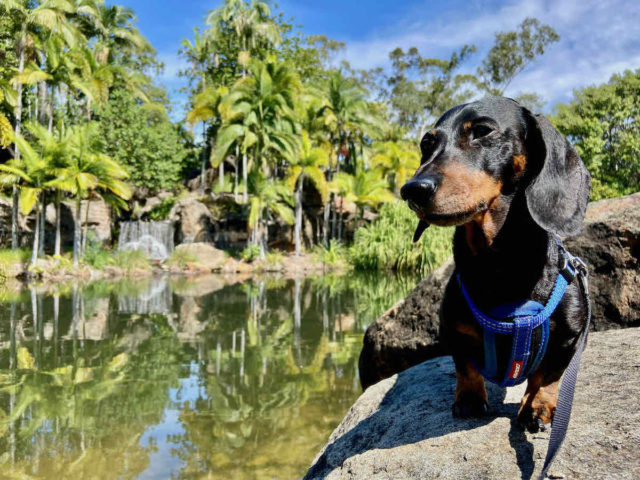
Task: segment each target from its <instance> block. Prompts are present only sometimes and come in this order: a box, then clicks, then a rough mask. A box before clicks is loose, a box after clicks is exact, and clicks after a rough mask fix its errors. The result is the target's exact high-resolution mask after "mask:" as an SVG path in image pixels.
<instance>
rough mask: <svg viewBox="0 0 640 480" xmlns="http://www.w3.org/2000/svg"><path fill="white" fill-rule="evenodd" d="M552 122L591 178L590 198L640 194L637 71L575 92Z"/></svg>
mask: <svg viewBox="0 0 640 480" xmlns="http://www.w3.org/2000/svg"><path fill="white" fill-rule="evenodd" d="M574 96H575V99H574V100H572V101H571V103H569V104H561V105H558V106H557V107H556V109H555V111H554V115H553V117H552V122H553V124H554V126H555V127H556V128H557V129H558V130H559V131H560V132H561V133H562V134H563V135H566V136H567V137H569V139H570V140H571V142H572V143H573V144H574V146H575V148H576V150H577V152H578V154H579V155H580V157H581V158H582V160H583V161H584V162H585V164H586V166H587V168H588V169H589V172H590V173H591V182H592V189H591V199H592V200H599V199H601V198H610V197H615V196H618V195H624V194H627V193H632V192H636V191H638V190H640V155H638V152H640V124H638V118H640V69H638V70H635V71H630V70H627V71H626V72H624V73H623V74H620V75H618V74H616V75H613V76H612V77H611V79H610V80H609V82H608V83H605V84H603V85H599V86H593V87H587V88H584V89H581V90H576V91H575V92H574Z"/></svg>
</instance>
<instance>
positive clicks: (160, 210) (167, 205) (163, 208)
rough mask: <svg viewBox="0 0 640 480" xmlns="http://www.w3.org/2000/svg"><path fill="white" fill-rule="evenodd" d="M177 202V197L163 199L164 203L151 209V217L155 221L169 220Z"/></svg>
mask: <svg viewBox="0 0 640 480" xmlns="http://www.w3.org/2000/svg"><path fill="white" fill-rule="evenodd" d="M175 204H176V198H175V197H169V198H165V199H164V200H162V203H160V204H159V205H156V206H155V207H153V208H152V209H151V210H150V211H149V218H150V219H151V220H155V221H161V220H167V219H168V218H169V213H171V209H172V208H173V206H174V205H175Z"/></svg>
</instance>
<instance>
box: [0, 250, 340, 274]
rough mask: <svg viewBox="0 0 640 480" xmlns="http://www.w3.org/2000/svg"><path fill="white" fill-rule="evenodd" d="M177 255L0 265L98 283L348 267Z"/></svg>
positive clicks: (278, 257) (288, 257) (4, 270)
mask: <svg viewBox="0 0 640 480" xmlns="http://www.w3.org/2000/svg"><path fill="white" fill-rule="evenodd" d="M176 252H177V253H178V255H176V256H174V257H171V258H169V259H168V260H167V261H164V262H159V261H151V260H148V259H146V258H144V257H140V256H136V258H133V257H132V258H131V259H130V260H128V259H127V258H124V259H122V258H120V259H118V260H116V255H117V254H118V252H116V251H113V252H112V255H111V258H108V259H107V260H106V261H105V262H104V263H105V264H104V265H101V266H100V267H99V268H98V267H96V266H93V265H89V264H86V263H81V264H80V265H79V266H78V267H74V266H73V265H72V264H71V262H70V261H69V259H67V258H54V257H47V258H45V259H38V261H37V263H36V265H35V267H31V266H30V265H29V262H27V261H21V260H20V259H18V258H17V256H16V259H14V260H5V261H3V262H1V263H0V275H2V276H3V277H5V278H17V279H41V280H46V281H54V282H55V281H67V280H73V279H79V280H90V281H92V280H100V279H114V280H115V279H119V278H128V277H132V278H137V277H149V276H154V275H161V274H170V275H188V276H200V275H203V274H209V273H220V274H225V275H241V276H246V277H248V276H251V275H256V274H263V273H277V274H282V275H284V276H285V277H291V278H293V277H306V276H309V275H317V274H323V273H328V272H331V273H338V274H339V273H344V272H345V271H347V270H348V269H349V268H350V267H349V266H348V265H346V264H345V263H344V262H335V263H324V262H322V261H321V260H319V259H318V258H316V256H315V255H312V254H302V255H300V257H296V256H295V255H293V254H286V253H281V252H277V253H272V254H270V255H268V256H267V257H266V258H264V259H257V260H253V261H247V260H244V259H240V258H234V257H231V256H229V255H228V254H227V253H226V252H224V251H222V250H218V249H216V248H215V247H213V246H212V245H210V244H207V243H191V244H183V245H179V246H178V247H177V248H176Z"/></svg>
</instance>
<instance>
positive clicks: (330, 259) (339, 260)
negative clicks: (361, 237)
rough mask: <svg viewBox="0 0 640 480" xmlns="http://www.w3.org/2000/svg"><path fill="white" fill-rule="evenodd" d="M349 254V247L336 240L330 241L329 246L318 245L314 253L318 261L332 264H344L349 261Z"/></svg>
mask: <svg viewBox="0 0 640 480" xmlns="http://www.w3.org/2000/svg"><path fill="white" fill-rule="evenodd" d="M347 254H348V250H347V247H345V246H344V245H342V244H341V243H340V242H337V241H335V240H331V241H330V242H329V247H325V246H323V245H316V247H315V248H314V250H313V255H314V257H315V258H316V260H317V261H318V262H320V263H324V264H325V265H331V266H338V265H344V264H345V263H346V262H347Z"/></svg>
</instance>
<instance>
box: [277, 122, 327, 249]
mask: <svg viewBox="0 0 640 480" xmlns="http://www.w3.org/2000/svg"><path fill="white" fill-rule="evenodd" d="M290 163H291V169H290V171H289V176H288V177H287V183H288V184H289V187H290V188H291V190H292V191H293V192H294V197H295V204H296V207H295V208H296V210H295V222H296V223H295V242H296V257H299V256H300V252H301V243H302V239H301V237H302V193H303V190H302V189H303V186H304V181H305V179H309V180H310V181H311V183H313V185H314V186H315V188H316V189H317V190H318V193H320V198H321V199H322V202H323V203H324V202H325V201H326V199H327V197H328V195H329V190H328V185H327V181H326V180H325V178H324V172H323V171H322V168H323V167H325V166H326V165H327V164H328V163H329V154H328V153H327V151H326V150H324V149H322V148H313V147H312V145H311V140H310V139H309V134H308V133H307V132H306V131H303V132H302V144H301V148H300V153H299V155H298V156H297V157H294V158H293V159H291V160H290Z"/></svg>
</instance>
